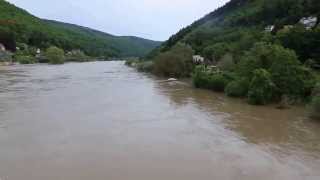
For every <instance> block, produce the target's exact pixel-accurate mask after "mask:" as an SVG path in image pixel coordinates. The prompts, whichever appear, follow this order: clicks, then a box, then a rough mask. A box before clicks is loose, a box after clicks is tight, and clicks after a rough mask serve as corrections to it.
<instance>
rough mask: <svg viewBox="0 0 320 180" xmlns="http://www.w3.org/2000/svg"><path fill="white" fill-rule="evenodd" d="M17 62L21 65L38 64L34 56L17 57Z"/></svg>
mask: <svg viewBox="0 0 320 180" xmlns="http://www.w3.org/2000/svg"><path fill="white" fill-rule="evenodd" d="M15 60H16V61H17V62H19V63H20V64H34V63H36V62H37V61H36V58H35V57H33V56H25V55H22V56H20V55H19V56H16V57H15Z"/></svg>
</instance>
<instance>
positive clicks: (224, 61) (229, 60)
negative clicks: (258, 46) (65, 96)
mask: <svg viewBox="0 0 320 180" xmlns="http://www.w3.org/2000/svg"><path fill="white" fill-rule="evenodd" d="M217 66H218V67H219V69H221V70H222V71H232V70H233V69H234V67H235V63H234V61H233V56H232V54H229V53H228V54H225V55H224V56H223V57H222V58H221V59H220V61H219V62H218V64H217Z"/></svg>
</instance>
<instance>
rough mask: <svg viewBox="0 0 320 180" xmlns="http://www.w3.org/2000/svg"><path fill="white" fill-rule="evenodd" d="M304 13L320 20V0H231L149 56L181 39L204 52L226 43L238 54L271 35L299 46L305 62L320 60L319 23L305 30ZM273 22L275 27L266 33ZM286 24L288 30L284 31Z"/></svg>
mask: <svg viewBox="0 0 320 180" xmlns="http://www.w3.org/2000/svg"><path fill="white" fill-rule="evenodd" d="M303 17H317V18H318V21H317V22H316V24H319V19H320V3H319V0H231V1H229V2H228V3H226V4H225V5H224V6H222V7H220V8H218V9H217V10H215V11H213V12H212V13H210V14H208V15H206V16H205V17H203V18H201V19H199V20H197V21H195V22H194V23H193V24H191V25H190V26H187V27H185V28H183V29H182V30H180V31H179V32H178V33H177V34H174V35H173V36H172V37H171V38H170V39H169V40H168V41H166V42H164V43H163V44H162V45H161V46H160V47H159V48H157V49H155V50H153V51H152V52H151V53H150V54H149V55H148V57H149V58H152V57H154V56H157V54H159V52H165V51H168V50H170V49H171V47H173V46H174V45H176V44H177V43H179V42H180V43H185V44H188V45H190V46H191V47H192V48H193V49H194V50H195V52H196V53H197V54H200V55H203V56H206V52H205V49H206V48H208V47H209V46H213V45H216V44H221V43H225V44H227V45H228V46H229V47H230V49H231V50H230V51H231V53H232V54H233V55H234V56H235V57H236V58H237V57H241V55H243V53H245V51H246V50H248V49H250V48H251V47H252V46H253V44H254V43H256V42H259V41H264V40H265V39H264V38H270V40H269V41H272V42H274V43H280V44H281V45H283V46H285V47H286V48H290V49H293V50H295V51H296V53H297V54H298V56H299V59H300V60H301V61H302V62H305V61H306V60H308V59H313V60H316V61H318V63H319V64H320V48H319V42H320V28H319V25H318V26H317V25H316V26H314V27H313V28H312V29H310V30H305V29H304V28H301V25H299V21H300V19H301V18H303ZM269 25H274V28H273V29H272V32H270V33H265V28H266V27H267V26H269ZM317 27H318V28H317ZM286 28H287V30H288V33H282V34H281V33H280V32H284V30H285V29H286Z"/></svg>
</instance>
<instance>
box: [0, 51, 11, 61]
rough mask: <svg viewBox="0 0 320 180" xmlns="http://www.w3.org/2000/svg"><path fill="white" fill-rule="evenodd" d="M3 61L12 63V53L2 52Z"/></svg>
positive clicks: (0, 52) (0, 54)
mask: <svg viewBox="0 0 320 180" xmlns="http://www.w3.org/2000/svg"><path fill="white" fill-rule="evenodd" d="M1 61H12V53H10V52H9V51H0V62H1Z"/></svg>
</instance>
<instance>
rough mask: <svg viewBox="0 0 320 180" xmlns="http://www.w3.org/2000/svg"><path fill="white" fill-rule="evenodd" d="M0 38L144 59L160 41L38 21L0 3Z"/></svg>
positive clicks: (105, 55) (97, 54)
mask: <svg viewBox="0 0 320 180" xmlns="http://www.w3.org/2000/svg"><path fill="white" fill-rule="evenodd" d="M0 39H7V41H10V40H11V39H13V40H14V41H15V42H17V43H25V44H28V45H30V46H34V47H37V48H41V49H45V48H48V47H50V46H57V47H60V48H62V49H64V50H66V51H69V50H72V49H81V50H83V51H84V52H85V53H86V54H88V55H90V56H104V57H119V56H121V57H123V56H144V55H145V54H147V53H148V52H150V51H151V50H152V49H153V48H155V47H156V46H158V45H159V44H160V42H156V41H151V40H146V39H142V38H138V37H121V36H113V35H110V34H107V33H104V32H100V31H96V30H93V29H90V28H86V27H81V26H77V25H72V24H67V23H61V22H56V21H49V20H42V19H39V18H37V17H35V16H33V15H31V14H29V13H28V12H27V11H25V10H23V9H20V8H18V7H16V6H14V5H12V4H10V3H8V2H6V1H4V0H0Z"/></svg>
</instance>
